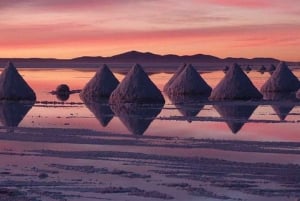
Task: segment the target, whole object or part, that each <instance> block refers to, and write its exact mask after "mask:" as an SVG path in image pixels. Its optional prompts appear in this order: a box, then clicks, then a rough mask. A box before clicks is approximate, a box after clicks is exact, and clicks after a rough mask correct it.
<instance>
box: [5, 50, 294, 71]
mask: <svg viewBox="0 0 300 201" xmlns="http://www.w3.org/2000/svg"><path fill="white" fill-rule="evenodd" d="M7 61H12V62H15V63H16V64H17V66H20V67H97V66H99V65H100V64H101V63H107V64H110V65H111V66H117V65H119V66H120V65H122V64H132V63H140V64H142V65H146V66H153V67H155V66H161V65H164V66H168V65H173V66H176V65H178V64H179V63H192V64H195V65H204V66H205V65H206V66H216V65H218V66H219V67H221V66H224V65H230V64H231V63H239V64H242V65H248V64H249V65H253V66H258V65H262V64H267V65H268V64H277V63H278V62H279V60H278V59H274V58H252V59H247V58H233V57H228V58H224V59H222V58H218V57H215V56H211V55H205V54H195V55H184V56H179V55H174V54H167V55H159V54H154V53H151V52H139V51H129V52H125V53H122V54H118V55H114V56H110V57H102V56H94V57H93V56H82V57H77V58H73V59H55V58H0V66H4V65H5V63H6V62H7ZM290 63H291V64H296V65H298V64H299V63H297V62H290ZM174 64H175V65H174Z"/></svg>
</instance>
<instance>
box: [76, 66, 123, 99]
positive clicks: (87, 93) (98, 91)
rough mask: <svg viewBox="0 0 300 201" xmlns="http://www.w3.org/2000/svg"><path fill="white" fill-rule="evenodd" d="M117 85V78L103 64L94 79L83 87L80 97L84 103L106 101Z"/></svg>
mask: <svg viewBox="0 0 300 201" xmlns="http://www.w3.org/2000/svg"><path fill="white" fill-rule="evenodd" d="M118 84H119V81H118V80H117V78H116V77H115V76H114V75H113V73H112V72H111V71H110V70H109V68H108V67H107V65H105V64H104V65H103V66H102V67H101V68H99V69H98V70H97V72H96V74H95V75H94V77H93V78H92V79H91V80H90V81H89V82H88V83H87V84H86V85H85V87H84V88H83V90H82V91H81V92H80V97H81V99H84V100H85V101H86V102H89V101H93V100H94V101H99V100H101V99H108V98H109V96H110V95H111V93H112V92H113V90H115V89H116V87H117V86H118Z"/></svg>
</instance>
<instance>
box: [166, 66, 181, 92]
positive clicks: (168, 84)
mask: <svg viewBox="0 0 300 201" xmlns="http://www.w3.org/2000/svg"><path fill="white" fill-rule="evenodd" d="M185 67H186V64H183V65H182V66H180V67H179V68H178V69H177V70H176V72H175V73H174V74H173V76H172V77H171V78H170V80H169V81H168V82H167V83H166V84H165V86H164V89H163V91H168V89H169V87H170V85H171V84H172V83H173V81H174V80H175V79H176V77H177V76H178V75H179V74H180V73H181V72H182V71H183V69H185Z"/></svg>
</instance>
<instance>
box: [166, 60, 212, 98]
mask: <svg viewBox="0 0 300 201" xmlns="http://www.w3.org/2000/svg"><path fill="white" fill-rule="evenodd" d="M211 90H212V89H211V87H210V86H209V85H208V84H207V83H206V82H205V81H204V79H203V78H202V77H201V76H200V75H199V73H198V72H197V70H196V69H195V68H194V67H193V66H192V65H191V64H189V65H187V66H186V67H185V68H184V69H183V70H182V71H181V73H180V74H179V75H177V77H176V78H175V79H174V81H173V82H172V83H171V84H170V86H169V88H168V90H167V91H166V92H167V93H168V94H178V95H179V94H185V95H206V96H209V94H210V92H211Z"/></svg>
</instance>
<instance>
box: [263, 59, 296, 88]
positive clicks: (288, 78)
mask: <svg viewBox="0 0 300 201" xmlns="http://www.w3.org/2000/svg"><path fill="white" fill-rule="evenodd" d="M299 87H300V82H299V80H298V78H297V77H296V76H295V75H294V74H293V73H292V71H291V70H290V69H289V68H288V66H287V65H286V63H285V62H280V63H279V64H278V66H277V67H276V70H275V71H274V72H273V74H272V75H271V77H270V78H269V79H268V80H267V81H266V83H265V84H264V85H263V86H262V87H261V91H262V92H293V91H297V90H298V89H299Z"/></svg>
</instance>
